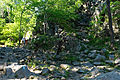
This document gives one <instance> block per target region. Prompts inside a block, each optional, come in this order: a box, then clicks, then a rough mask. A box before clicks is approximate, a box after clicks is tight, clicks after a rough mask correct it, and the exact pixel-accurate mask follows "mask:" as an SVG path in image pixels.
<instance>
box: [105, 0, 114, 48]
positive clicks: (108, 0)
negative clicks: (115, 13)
mask: <svg viewBox="0 0 120 80" xmlns="http://www.w3.org/2000/svg"><path fill="white" fill-rule="evenodd" d="M107 10H108V18H109V29H110V37H111V46H113V44H114V31H113V27H112V16H111V9H110V0H107Z"/></svg>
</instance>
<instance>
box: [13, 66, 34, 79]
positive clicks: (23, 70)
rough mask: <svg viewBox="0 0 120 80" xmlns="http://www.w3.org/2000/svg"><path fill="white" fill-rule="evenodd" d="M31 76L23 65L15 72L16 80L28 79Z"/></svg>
mask: <svg viewBox="0 0 120 80" xmlns="http://www.w3.org/2000/svg"><path fill="white" fill-rule="evenodd" d="M31 74H32V73H31V72H30V71H29V70H28V67H27V66H25V65H24V66H21V68H20V69H19V70H17V71H16V72H15V76H17V78H24V77H26V78H29V76H30V75H31Z"/></svg>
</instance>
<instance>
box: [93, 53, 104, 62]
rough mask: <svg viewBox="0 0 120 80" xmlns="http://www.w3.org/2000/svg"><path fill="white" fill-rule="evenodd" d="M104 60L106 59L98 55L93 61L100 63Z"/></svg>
mask: <svg viewBox="0 0 120 80" xmlns="http://www.w3.org/2000/svg"><path fill="white" fill-rule="evenodd" d="M105 59H106V58H105V56H103V55H100V54H98V55H97V56H96V58H95V59H94V60H95V61H102V60H105Z"/></svg>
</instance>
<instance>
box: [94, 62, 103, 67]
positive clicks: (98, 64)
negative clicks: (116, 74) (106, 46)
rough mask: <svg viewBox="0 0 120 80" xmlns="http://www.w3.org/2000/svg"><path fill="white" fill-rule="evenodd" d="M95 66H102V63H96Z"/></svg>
mask: <svg viewBox="0 0 120 80" xmlns="http://www.w3.org/2000/svg"><path fill="white" fill-rule="evenodd" d="M93 64H94V65H96V66H100V65H101V64H102V63H101V62H94V63H93Z"/></svg>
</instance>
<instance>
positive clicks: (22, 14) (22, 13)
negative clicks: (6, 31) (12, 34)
mask: <svg viewBox="0 0 120 80" xmlns="http://www.w3.org/2000/svg"><path fill="white" fill-rule="evenodd" d="M25 5H26V4H25ZM24 10H25V6H24V9H23V11H22V12H21V16H20V32H19V47H20V40H21V25H22V15H23V12H24Z"/></svg>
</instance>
